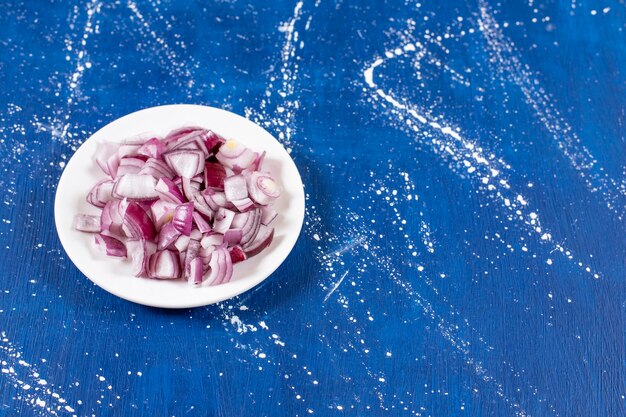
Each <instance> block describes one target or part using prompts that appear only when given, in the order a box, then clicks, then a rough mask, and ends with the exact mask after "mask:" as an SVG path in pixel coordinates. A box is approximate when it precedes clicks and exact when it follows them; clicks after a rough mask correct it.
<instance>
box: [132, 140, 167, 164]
mask: <svg viewBox="0 0 626 417" xmlns="http://www.w3.org/2000/svg"><path fill="white" fill-rule="evenodd" d="M163 152H165V143H163V142H162V141H161V140H160V139H159V138H152V139H150V140H148V141H146V142H144V143H143V145H141V146H140V147H139V149H137V154H139V155H143V156H147V157H148V158H154V159H159V158H160V157H161V155H162V154H163Z"/></svg>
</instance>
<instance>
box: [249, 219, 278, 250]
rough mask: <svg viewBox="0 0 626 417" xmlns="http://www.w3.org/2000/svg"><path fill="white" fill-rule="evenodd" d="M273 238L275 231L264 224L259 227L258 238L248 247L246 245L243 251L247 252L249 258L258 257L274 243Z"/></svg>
mask: <svg viewBox="0 0 626 417" xmlns="http://www.w3.org/2000/svg"><path fill="white" fill-rule="evenodd" d="M273 238H274V229H273V228H271V227H267V226H265V225H263V224H262V225H261V226H260V227H259V231H258V233H257V235H256V237H255V238H254V240H253V241H252V242H250V243H248V244H247V245H244V246H243V250H244V251H245V252H246V255H248V256H254V255H257V254H259V253H260V252H261V251H262V250H263V249H265V248H266V247H268V246H269V245H270V243H272V239H273Z"/></svg>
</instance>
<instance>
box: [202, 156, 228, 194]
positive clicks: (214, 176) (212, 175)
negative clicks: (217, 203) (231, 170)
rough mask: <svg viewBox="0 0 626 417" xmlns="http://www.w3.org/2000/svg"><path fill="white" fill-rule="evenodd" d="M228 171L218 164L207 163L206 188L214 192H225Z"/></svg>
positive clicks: (205, 170)
mask: <svg viewBox="0 0 626 417" xmlns="http://www.w3.org/2000/svg"><path fill="white" fill-rule="evenodd" d="M225 179H226V170H225V169H224V166H223V165H222V164H220V163H217V162H207V163H206V164H205V165H204V186H205V187H206V188H212V189H214V190H219V191H224V180H225Z"/></svg>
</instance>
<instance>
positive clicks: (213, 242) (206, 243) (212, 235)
mask: <svg viewBox="0 0 626 417" xmlns="http://www.w3.org/2000/svg"><path fill="white" fill-rule="evenodd" d="M222 243H224V235H223V234H221V233H216V232H209V233H208V234H206V235H204V237H203V238H202V240H201V241H200V244H201V245H202V247H203V248H208V247H210V246H218V245H221V244H222Z"/></svg>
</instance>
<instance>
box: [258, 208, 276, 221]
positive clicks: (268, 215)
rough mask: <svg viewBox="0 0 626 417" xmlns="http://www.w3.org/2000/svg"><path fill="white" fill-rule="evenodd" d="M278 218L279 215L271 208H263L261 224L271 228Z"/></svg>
mask: <svg viewBox="0 0 626 417" xmlns="http://www.w3.org/2000/svg"><path fill="white" fill-rule="evenodd" d="M276 216H278V213H277V212H276V210H274V209H273V208H271V207H269V206H265V207H262V208H261V224H264V225H265V226H269V225H270V224H271V223H272V222H273V221H274V219H276Z"/></svg>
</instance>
